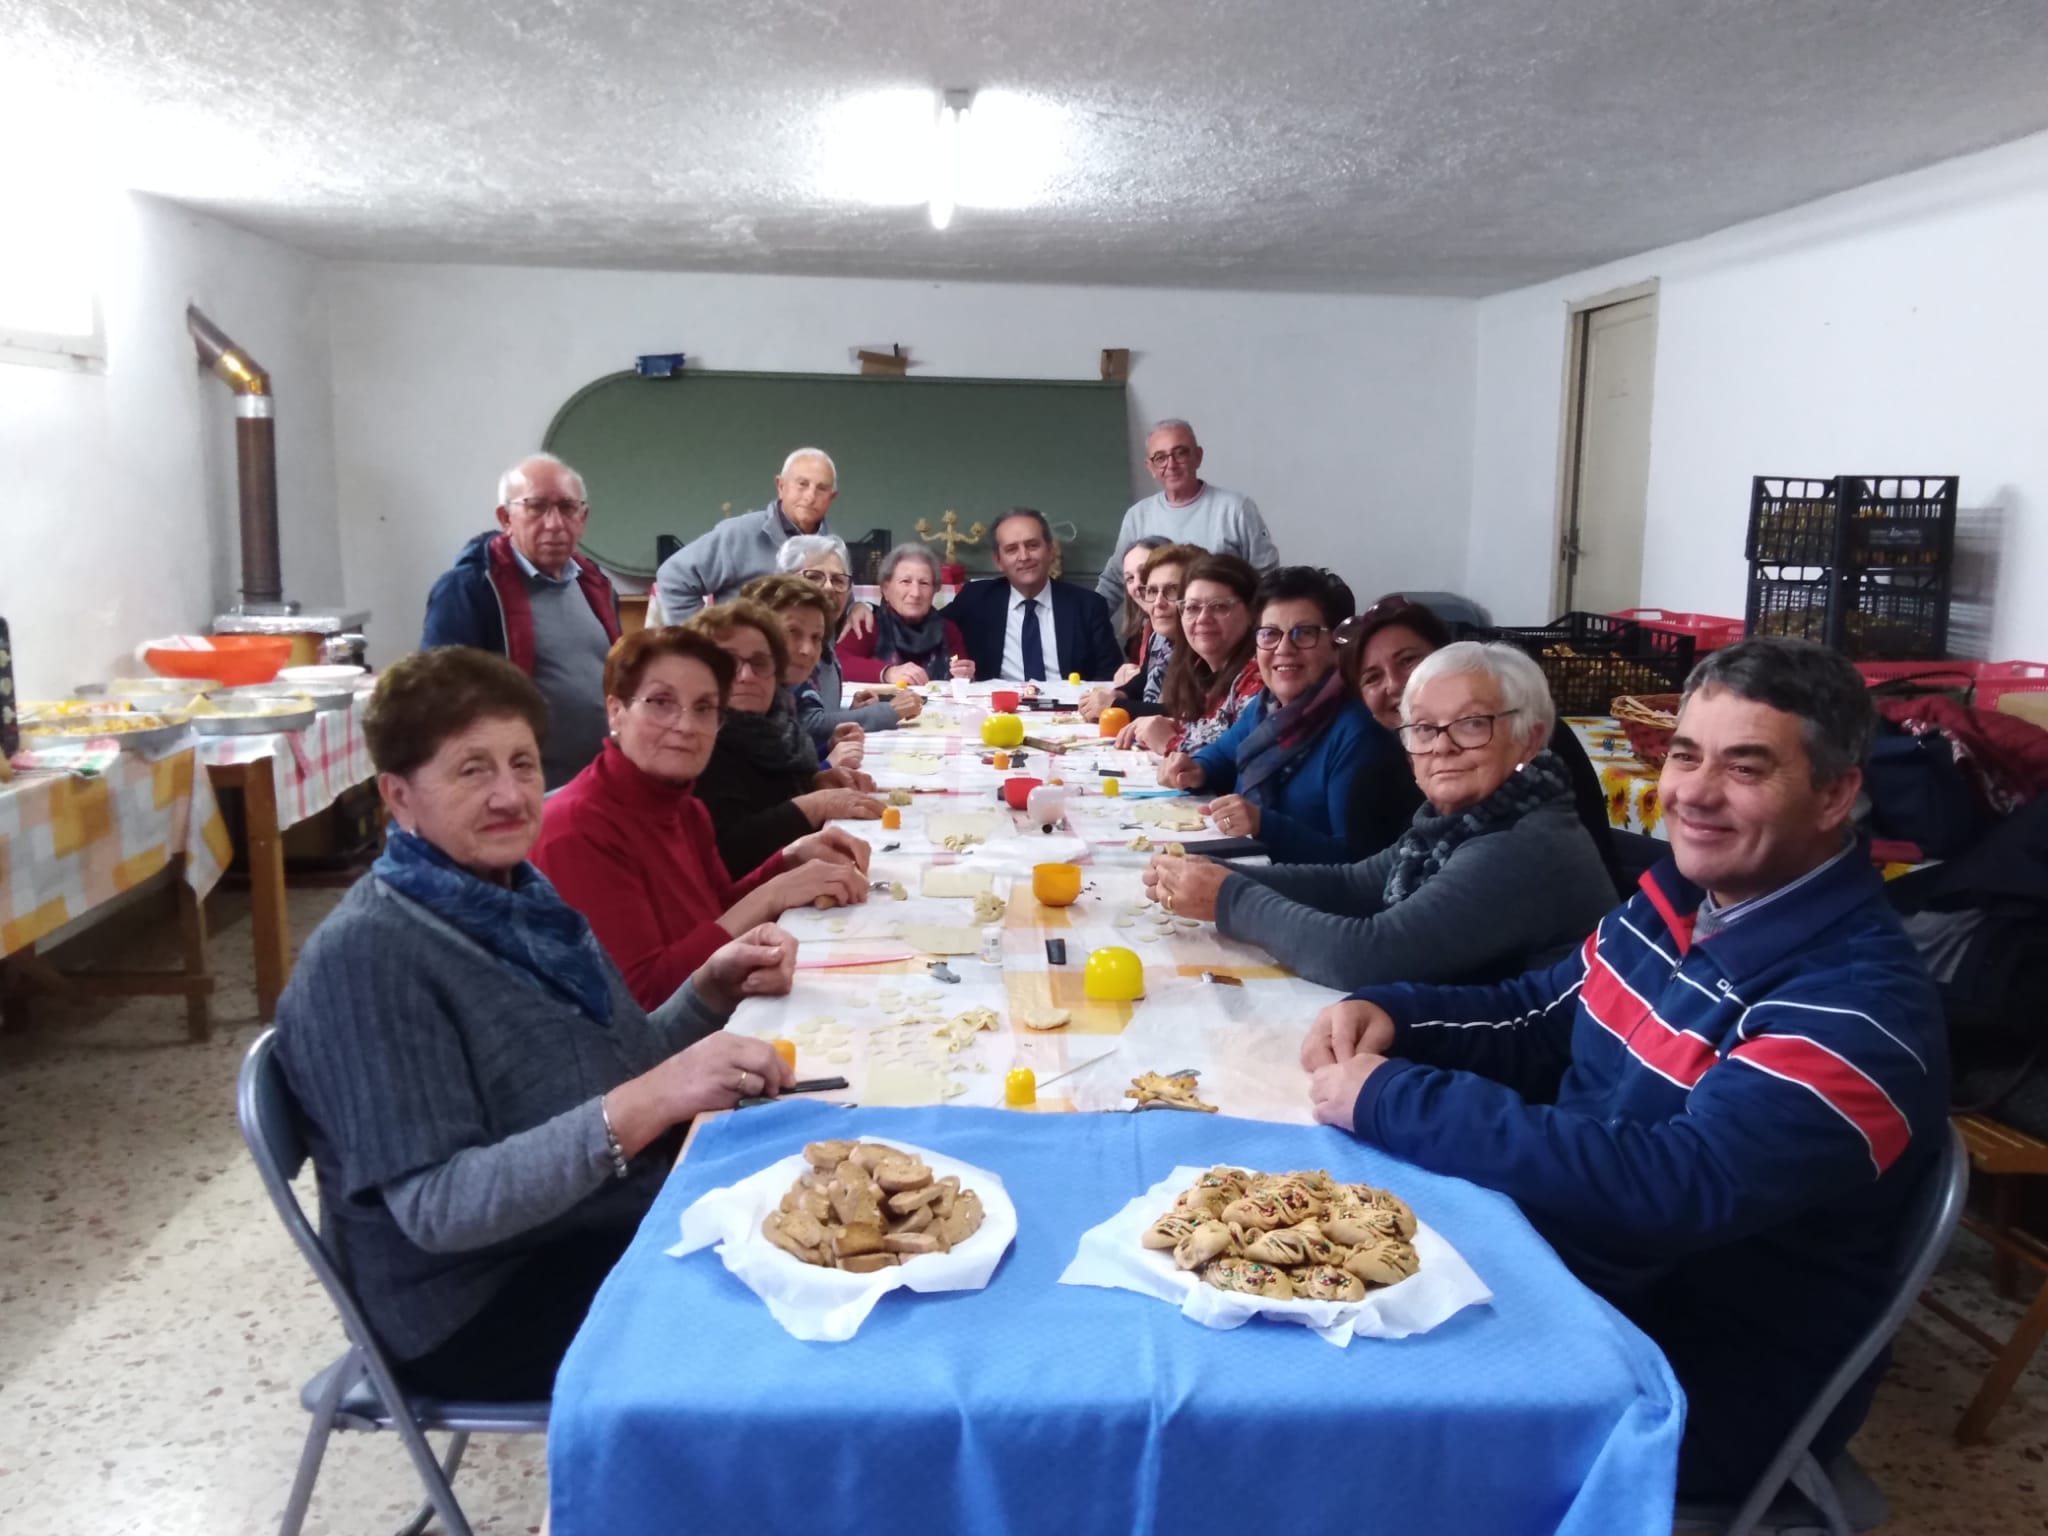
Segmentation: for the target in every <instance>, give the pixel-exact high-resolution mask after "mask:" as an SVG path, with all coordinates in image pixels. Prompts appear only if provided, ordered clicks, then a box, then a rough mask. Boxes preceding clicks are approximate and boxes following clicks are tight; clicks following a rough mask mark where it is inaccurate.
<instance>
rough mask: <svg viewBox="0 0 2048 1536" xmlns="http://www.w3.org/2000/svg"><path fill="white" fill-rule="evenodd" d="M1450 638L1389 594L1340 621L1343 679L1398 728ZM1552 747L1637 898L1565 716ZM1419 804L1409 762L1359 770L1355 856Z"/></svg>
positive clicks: (1400, 827)
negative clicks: (1411, 694) (1404, 707)
mask: <svg viewBox="0 0 2048 1536" xmlns="http://www.w3.org/2000/svg"><path fill="white" fill-rule="evenodd" d="M1450 643H1451V630H1450V626H1449V625H1447V624H1445V623H1444V621H1443V620H1442V619H1441V618H1439V617H1438V616H1437V614H1436V612H1435V611H1434V610H1433V609H1430V608H1428V607H1425V606H1424V605H1423V604H1421V603H1418V602H1415V601H1414V600H1413V599H1411V598H1407V597H1403V596H1402V595H1401V594H1400V593H1398V592H1394V593H1389V594H1388V595H1387V596H1385V597H1383V598H1381V599H1380V600H1379V601H1378V602H1376V603H1374V604H1373V605H1372V606H1371V607H1370V608H1368V609H1366V610H1365V612H1363V613H1361V614H1359V615H1358V616H1357V617H1356V618H1353V619H1346V620H1345V621H1344V622H1343V623H1342V624H1340V625H1338V626H1337V644H1338V646H1339V647H1340V654H1341V656H1342V658H1343V659H1342V662H1341V663H1340V665H1341V666H1342V667H1343V670H1344V677H1345V679H1346V681H1348V682H1349V683H1350V685H1351V687H1352V689H1353V690H1354V691H1355V692H1356V693H1357V694H1358V696H1359V698H1360V699H1361V700H1363V701H1364V703H1365V707H1366V709H1367V710H1369V711H1370V712H1371V714H1372V717H1373V719H1375V720H1377V721H1378V722H1379V723H1380V724H1381V725H1383V726H1385V727H1386V728H1387V729H1388V730H1390V731H1398V730H1399V729H1400V728H1401V693H1402V690H1403V689H1405V688H1406V687H1407V686H1408V679H1409V678H1410V677H1411V676H1413V675H1414V672H1415V669H1416V668H1417V667H1418V666H1420V665H1421V664H1422V661H1423V658H1424V657H1426V656H1428V655H1429V654H1430V652H1432V651H1440V650H1442V649H1443V648H1444V647H1445V646H1447V645H1449V644H1450ZM1549 746H1550V750H1551V751H1552V752H1554V753H1556V754H1557V758H1558V761H1560V762H1561V763H1563V764H1564V767H1565V772H1566V773H1568V774H1569V775H1570V776H1571V781H1572V795H1573V799H1574V802H1575V803H1576V804H1577V806H1578V810H1579V820H1580V821H1581V822H1583V823H1584V824H1585V828H1586V833H1587V835H1588V836H1589V837H1591V838H1592V839H1593V846H1594V847H1596V848H1598V849H1599V850H1600V861H1601V863H1603V864H1604V865H1606V867H1607V873H1608V876H1609V877H1610V878H1611V879H1612V880H1613V882H1614V889H1615V891H1616V893H1617V894H1618V895H1620V896H1621V897H1622V898H1623V899H1624V900H1625V899H1626V898H1628V897H1630V896H1633V895H1634V894H1635V881H1634V880H1632V879H1630V878H1628V877H1627V876H1625V875H1624V873H1623V871H1622V866H1621V862H1620V859H1619V857H1618V856H1617V850H1616V848H1615V834H1614V828H1613V825H1612V824H1611V823H1610V822H1609V821H1608V819H1607V791H1606V790H1605V789H1604V788H1603V787H1602V786H1601V783H1600V775H1599V774H1598V773H1597V772H1596V771H1595V770H1594V768H1593V763H1592V760H1591V759H1590V758H1588V757H1587V756H1586V749H1585V748H1584V747H1582V746H1580V745H1579V738H1578V737H1577V736H1575V735H1574V734H1573V733H1572V728H1571V727H1570V726H1569V725H1566V724H1565V723H1564V721H1563V720H1559V721H1558V722H1557V727H1556V729H1555V730H1553V731H1552V732H1551V733H1550V742H1549ZM1421 803H1422V797H1421V795H1420V794H1419V793H1418V791H1417V790H1416V787H1415V780H1414V775H1413V774H1411V773H1410V772H1409V771H1408V764H1407V763H1406V762H1405V761H1402V762H1387V763H1385V764H1382V765H1381V766H1380V767H1379V768H1378V769H1377V770H1376V771H1375V772H1373V773H1369V774H1368V773H1361V774H1359V775H1358V776H1357V777H1356V778H1355V779H1353V780H1352V781H1351V854H1352V857H1353V858H1359V859H1364V858H1370V857H1371V856H1372V855H1373V854H1375V853H1378V852H1379V851H1380V850H1381V849H1382V848H1384V847H1386V846H1387V844H1388V843H1390V842H1392V841H1393V840H1394V839H1395V838H1397V837H1399V836H1400V835H1401V833H1402V832H1404V831H1406V830H1407V826H1408V819H1409V817H1411V816H1413V815H1414V814H1415V808H1416V807H1417V806H1418V805H1420V804H1421Z"/></svg>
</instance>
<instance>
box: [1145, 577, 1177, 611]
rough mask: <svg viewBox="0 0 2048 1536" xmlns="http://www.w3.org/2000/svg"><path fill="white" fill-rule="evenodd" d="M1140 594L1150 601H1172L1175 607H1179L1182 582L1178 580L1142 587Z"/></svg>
mask: <svg viewBox="0 0 2048 1536" xmlns="http://www.w3.org/2000/svg"><path fill="white" fill-rule="evenodd" d="M1138 595H1139V596H1140V597H1142V598H1144V599H1145V601H1146V602H1148V603H1172V604H1173V605H1174V606H1175V607H1179V606H1180V583H1179V582H1177V581H1173V582H1162V583H1161V584H1160V585H1158V586H1156V587H1140V588H1139V589H1138Z"/></svg>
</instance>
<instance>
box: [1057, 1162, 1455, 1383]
mask: <svg viewBox="0 0 2048 1536" xmlns="http://www.w3.org/2000/svg"><path fill="white" fill-rule="evenodd" d="M1208 1171H1209V1170H1208V1169H1206V1168H1176V1169H1174V1170H1173V1172H1172V1173H1170V1174H1168V1175H1167V1176H1166V1177H1165V1178H1164V1179H1162V1180H1160V1182H1159V1183H1157V1184H1154V1185H1153V1186H1152V1187H1151V1188H1150V1189H1148V1190H1146V1191H1145V1193H1144V1194H1142V1195H1140V1196H1138V1197H1137V1199H1135V1200H1133V1201H1131V1202H1130V1204H1128V1205H1126V1206H1125V1207H1124V1208H1123V1209H1122V1210H1120V1211H1118V1212H1117V1213H1116V1214H1115V1215H1114V1216H1112V1217H1110V1218H1109V1220H1107V1221H1105V1222H1103V1223H1102V1224H1101V1225H1099V1226H1094V1227H1090V1228H1089V1229H1088V1230H1087V1231H1086V1232H1083V1233H1082V1234H1081V1245H1080V1247H1079V1248H1078V1249H1077V1250H1076V1251H1075V1253H1074V1259H1073V1262H1072V1263H1071V1264H1069V1265H1068V1266H1067V1268H1066V1272H1065V1273H1064V1274H1062V1275H1061V1276H1060V1284H1061V1285H1100V1286H1105V1287H1108V1288H1110V1289H1113V1290H1123V1291H1136V1292H1137V1293H1138V1294H1139V1295H1141V1296H1157V1297H1158V1298H1159V1299H1160V1300H1161V1301H1170V1302H1174V1303H1175V1304H1177V1305H1178V1306H1179V1307H1180V1309H1181V1311H1182V1312H1183V1313H1185V1314H1186V1315H1187V1316H1189V1317H1191V1318H1193V1319H1194V1320H1195V1321H1196V1322H1198V1323H1201V1324H1203V1325H1204V1326H1205V1327H1209V1328H1240V1327H1242V1326H1243V1325H1244V1324H1246V1323H1247V1322H1249V1321H1251V1319H1253V1318H1255V1317H1277V1318H1282V1319H1285V1320H1286V1321H1288V1322H1294V1323H1301V1324H1303V1325H1304V1326H1306V1327H1308V1328H1310V1329H1312V1330H1313V1331H1314V1332H1315V1333H1316V1335H1317V1336H1318V1337H1319V1338H1322V1339H1324V1340H1326V1341H1328V1342H1329V1343H1331V1344H1335V1345H1336V1346H1337V1347H1338V1348H1339V1349H1342V1348H1344V1347H1345V1346H1346V1345H1348V1344H1350V1342H1351V1340H1352V1338H1353V1337H1354V1336H1363V1337H1365V1338H1368V1339H1405V1338H1407V1337H1408V1336H1409V1335H1410V1334H1415V1333H1427V1332H1429V1330H1430V1329H1432V1328H1434V1327H1436V1326H1438V1325H1439V1324H1440V1323H1443V1322H1446V1321H1448V1320H1449V1319H1450V1318H1451V1317H1452V1316H1454V1315H1455V1314H1456V1313H1458V1312H1461V1311H1463V1310H1464V1309H1465V1308H1466V1307H1471V1306H1477V1305H1479V1304H1480V1303H1482V1302H1490V1301H1492V1300H1493V1292H1492V1291H1490V1290H1488V1289H1487V1288H1486V1283H1485V1282H1484V1281H1482V1280H1481V1279H1480V1278H1479V1276H1478V1275H1476V1274H1474V1273H1473V1271H1472V1266H1471V1265H1469V1264H1467V1263H1466V1262H1465V1260H1464V1259H1463V1257H1461V1256H1460V1255H1459V1253H1458V1250H1457V1249H1455V1248H1453V1247H1452V1246H1451V1245H1450V1244H1449V1243H1448V1242H1446V1241H1445V1240H1444V1238H1443V1235H1442V1234H1441V1233H1439V1232H1437V1231H1435V1230H1434V1229H1432V1228H1431V1227H1429V1226H1427V1225H1425V1224H1424V1223H1422V1222H1421V1221H1419V1220H1418V1221H1417V1222H1416V1225H1415V1252H1416V1255H1417V1257H1419V1258H1420V1259H1421V1261H1422V1263H1421V1265H1420V1267H1419V1268H1418V1269H1417V1270H1416V1272H1415V1273H1414V1274H1413V1275H1411V1276H1409V1277H1408V1278H1407V1279H1406V1280H1403V1281H1402V1282H1401V1283H1400V1284H1399V1285H1390V1286H1388V1287H1387V1288H1386V1289H1385V1290H1379V1291H1374V1292H1372V1293H1371V1294H1370V1295H1368V1296H1367V1297H1366V1298H1365V1300H1363V1301H1270V1300H1267V1299H1266V1298H1264V1297H1260V1296H1247V1295H1244V1294H1243V1293H1242V1292H1238V1291H1219V1290H1217V1289H1216V1287H1215V1286H1213V1285H1205V1284H1203V1283H1202V1281H1201V1280H1199V1279H1197V1278H1196V1277H1195V1275H1194V1274H1193V1273H1192V1272H1191V1271H1189V1270H1184V1269H1181V1268H1180V1267H1178V1266H1177V1265H1176V1264H1175V1263H1174V1262H1173V1253H1172V1251H1171V1250H1161V1249H1156V1248H1146V1247H1144V1246H1142V1245H1141V1244H1140V1243H1139V1241H1138V1239H1139V1238H1140V1237H1141V1236H1142V1235H1143V1234H1144V1232H1145V1229H1146V1228H1147V1227H1149V1226H1151V1225H1152V1223H1153V1222H1154V1221H1155V1220H1157V1219H1158V1217H1159V1215H1160V1213H1161V1212H1162V1211H1165V1210H1168V1209H1170V1208H1171V1207H1172V1205H1173V1202H1174V1200H1175V1198H1176V1197H1177V1196H1178V1195H1179V1194H1180V1192H1181V1191H1182V1190H1184V1189H1186V1188H1187V1187H1188V1186H1189V1185H1190V1184H1192V1183H1194V1182H1195V1180H1197V1179H1199V1178H1200V1177H1201V1176H1202V1175H1203V1174H1205V1173H1207V1172H1208Z"/></svg>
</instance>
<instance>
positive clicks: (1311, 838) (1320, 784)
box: [1159, 565, 1399, 864]
mask: <svg viewBox="0 0 2048 1536" xmlns="http://www.w3.org/2000/svg"><path fill="white" fill-rule="evenodd" d="M1254 606H1255V608H1256V610H1257V613H1258V624H1257V626H1256V628H1255V629H1254V630H1253V634H1252V644H1253V647H1254V649H1255V650H1256V652H1257V654H1258V660H1259V676H1260V677H1261V679H1262V680H1263V681H1264V683H1265V689H1264V691H1263V692H1262V693H1261V694H1260V696H1259V700H1258V703H1257V704H1256V705H1255V706H1253V707H1252V708H1249V709H1247V710H1245V711H1244V713H1243V714H1242V715H1240V716H1239V717H1238V721H1237V723H1236V724H1235V725H1233V726H1232V727H1231V728H1230V729H1229V730H1227V731H1225V732H1224V733H1223V734H1222V735H1221V736H1219V737H1218V738H1217V739H1216V740H1215V741H1213V742H1211V743H1210V744H1209V745H1208V746H1206V747H1203V748H1201V749H1200V750H1199V751H1196V752H1192V753H1189V752H1176V753H1174V754H1173V755H1172V756H1171V757H1169V758H1167V760H1166V762H1165V763H1164V764H1163V765H1161V767H1160V770H1159V782H1160V783H1161V784H1163V785H1165V786H1167V787H1168V788H1171V789H1193V790H1204V791H1209V792H1212V793H1216V794H1219V795H1220V798H1218V799H1217V800H1215V801H1214V802H1213V803H1212V804H1211V806H1210V808H1209V809H1210V814H1211V815H1212V816H1213V817H1214V819H1215V822H1216V830H1217V831H1219V832H1221V833H1223V834H1224V835H1225V836H1227V837H1255V838H1257V839H1258V840H1259V841H1260V842H1262V843H1264V844H1265V845H1266V847H1267V849H1268V850H1269V851H1270V852H1271V853H1272V855H1273V857H1274V858H1275V859H1280V860H1285V861H1286V862H1288V863H1295V864H1335V863H1341V862H1342V861H1344V860H1345V859H1347V858H1349V857H1350V854H1349V851H1348V847H1347V844H1346V840H1345V838H1346V827H1347V824H1348V820H1349V814H1350V808H1349V798H1350V789H1351V776H1352V775H1353V774H1354V773H1356V772H1357V771H1358V769H1359V765H1360V764H1361V763H1364V762H1367V761H1370V760H1371V759H1372V758H1373V757H1375V756H1377V755H1380V754H1383V753H1391V752H1395V751H1398V750H1399V748H1398V747H1397V746H1396V745H1395V742H1394V739H1393V737H1392V736H1390V735H1389V734H1387V733H1386V732H1385V731H1382V730H1381V729H1380V728H1379V727H1378V726H1377V725H1375V724H1374V723H1373V721H1372V717H1371V716H1370V715H1368V714H1367V713H1366V712H1365V708H1364V706H1363V705H1361V704H1360V703H1359V702H1358V699H1357V696H1356V695H1355V694H1353V693H1352V692H1351V690H1350V689H1349V688H1347V687H1346V686H1345V684H1344V679H1343V677H1342V676H1341V675H1340V674H1339V672H1338V670H1337V647H1336V643H1335V641H1334V640H1333V638H1332V636H1333V634H1334V632H1335V630H1336V627H1337V625H1339V624H1340V623H1342V622H1343V621H1344V620H1345V619H1346V618H1348V617H1349V616H1350V613H1351V589H1350V588H1349V587H1347V586H1345V585H1344V583H1343V582H1342V581H1341V580H1339V579H1338V578H1337V577H1335V576H1333V575H1331V574H1330V573H1329V572H1328V571H1322V570H1317V569H1316V568H1315V567H1313V566H1307V565H1283V566H1281V567H1280V568H1279V569H1278V570H1276V571H1273V572H1272V573H1271V574H1269V575H1268V576H1266V577H1265V579H1264V580H1262V581H1261V582H1260V583H1259V588H1258V591H1257V593H1256V595H1255V597H1254Z"/></svg>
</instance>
